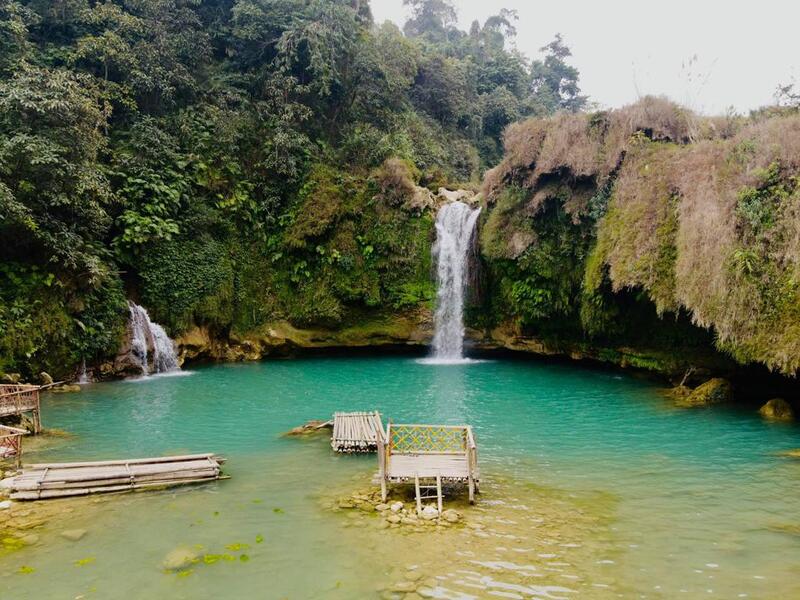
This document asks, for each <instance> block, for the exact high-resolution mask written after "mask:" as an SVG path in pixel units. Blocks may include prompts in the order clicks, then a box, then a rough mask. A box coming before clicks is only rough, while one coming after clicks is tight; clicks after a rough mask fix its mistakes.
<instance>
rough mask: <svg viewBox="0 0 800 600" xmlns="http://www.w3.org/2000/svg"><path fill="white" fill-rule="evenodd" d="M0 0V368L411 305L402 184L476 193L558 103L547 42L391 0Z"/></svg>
mask: <svg viewBox="0 0 800 600" xmlns="http://www.w3.org/2000/svg"><path fill="white" fill-rule="evenodd" d="M406 4H407V5H408V6H409V8H410V11H411V18H410V19H409V21H408V22H407V23H406V25H405V27H404V28H403V30H402V31H401V30H400V29H399V28H398V27H397V26H395V25H393V24H391V23H384V24H379V23H375V22H374V20H373V18H372V15H371V12H370V5H369V2H367V1H366V0H105V1H96V0H0V371H20V370H21V371H23V372H26V373H29V374H36V373H38V372H39V370H42V369H47V370H50V371H52V372H56V373H65V372H66V371H67V370H68V369H70V368H73V367H74V366H75V365H76V364H78V363H79V362H80V361H81V360H83V359H85V360H87V361H92V360H97V359H99V358H101V357H103V356H107V355H109V354H110V353H113V352H114V350H115V347H116V345H117V344H118V342H119V339H120V335H121V332H122V330H123V327H124V323H125V320H126V315H127V308H126V298H134V299H136V300H139V301H140V302H142V303H144V304H145V305H146V306H147V307H148V309H150V311H151V313H152V315H153V317H154V318H155V319H157V320H158V321H160V322H162V323H164V324H165V325H166V326H167V328H168V330H170V331H171V332H172V333H176V332H179V331H181V330H182V329H184V328H186V327H188V326H190V325H191V324H195V323H200V324H204V325H207V326H208V327H211V328H213V329H214V330H216V331H219V332H222V333H224V332H228V331H236V330H238V331H246V330H248V329H252V328H255V327H258V326H259V325H260V324H262V323H264V322H267V321H268V320H270V319H275V318H285V319H289V320H290V321H292V322H293V323H297V324H299V325H303V324H323V325H327V326H332V327H335V326H337V325H338V324H340V323H342V322H343V321H344V320H347V319H348V318H352V317H353V315H356V314H358V313H359V311H380V310H400V309H404V308H407V307H410V306H414V305H416V304H419V303H424V302H429V301H430V299H431V297H432V294H433V290H432V287H431V282H430V277H429V273H430V270H429V269H430V250H429V247H430V232H431V216H430V214H427V213H426V212H425V211H416V212H414V211H408V210H403V209H402V208H401V204H402V201H403V196H404V195H407V194H409V193H412V192H413V190H414V188H415V186H416V185H418V184H421V185H422V186H427V187H429V188H431V189H434V190H435V189H437V188H438V187H439V186H444V185H451V186H453V185H460V186H471V187H477V186H478V185H479V183H480V180H481V177H482V173H483V171H484V170H485V169H486V168H487V167H489V166H491V165H493V164H495V163H497V162H498V161H499V160H500V158H501V157H502V143H501V142H502V133H503V131H504V129H505V128H506V127H507V126H508V125H509V124H510V123H512V122H514V121H517V120H519V119H521V118H523V117H526V116H532V115H546V114H551V113H554V112H556V111H559V110H567V111H577V110H580V109H581V108H583V106H584V105H585V103H586V98H585V97H584V96H582V95H581V94H580V89H579V87H578V73H577V71H576V70H575V69H574V68H572V67H571V66H570V65H569V64H568V57H569V49H568V48H567V46H566V45H565V44H564V42H563V40H562V39H561V38H560V37H558V36H557V37H556V38H555V39H554V40H553V41H552V43H550V44H549V45H548V46H546V47H545V48H544V49H543V55H542V59H541V60H536V61H533V62H531V61H529V60H528V59H527V58H525V57H523V56H522V55H520V54H519V53H518V52H516V51H515V50H514V48H513V43H512V40H513V37H514V34H515V28H514V25H515V18H516V16H515V14H514V13H513V12H510V11H505V10H502V11H500V12H499V13H498V14H497V15H496V16H493V17H491V18H489V19H488V20H487V21H486V22H484V23H477V22H476V23H474V24H473V25H472V26H471V28H470V30H469V31H462V30H460V29H459V28H458V27H457V26H456V24H455V10H454V8H453V6H452V4H451V3H450V2H447V1H445V0H407V1H406Z"/></svg>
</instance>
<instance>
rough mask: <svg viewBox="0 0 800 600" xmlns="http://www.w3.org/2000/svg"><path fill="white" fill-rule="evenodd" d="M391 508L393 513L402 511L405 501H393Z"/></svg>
mask: <svg viewBox="0 0 800 600" xmlns="http://www.w3.org/2000/svg"><path fill="white" fill-rule="evenodd" d="M389 509H390V510H391V511H392V512H393V513H396V512H400V511H401V510H403V503H402V502H394V503H393V504H392V505H391V506H390V507H389Z"/></svg>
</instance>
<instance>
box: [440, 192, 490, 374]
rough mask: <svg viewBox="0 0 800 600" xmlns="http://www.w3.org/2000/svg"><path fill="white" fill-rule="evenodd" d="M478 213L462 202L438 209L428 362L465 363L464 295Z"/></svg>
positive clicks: (479, 210)
mask: <svg viewBox="0 0 800 600" xmlns="http://www.w3.org/2000/svg"><path fill="white" fill-rule="evenodd" d="M480 212H481V209H480V208H477V209H473V208H470V207H469V206H468V205H466V204H464V203H463V202H451V203H450V204H446V205H444V206H443V207H442V208H441V209H440V210H439V214H438V216H437V218H436V244H435V245H434V247H433V255H434V258H435V259H436V263H437V280H438V291H437V295H436V315H435V326H436V333H435V335H434V338H433V360H432V361H431V362H436V363H449V362H452V363H457V362H462V361H463V360H464V314H463V313H464V294H465V292H466V291H467V276H468V274H469V273H468V271H469V258H470V250H471V249H472V248H473V244H474V236H475V224H476V223H477V221H478V216H479V215H480Z"/></svg>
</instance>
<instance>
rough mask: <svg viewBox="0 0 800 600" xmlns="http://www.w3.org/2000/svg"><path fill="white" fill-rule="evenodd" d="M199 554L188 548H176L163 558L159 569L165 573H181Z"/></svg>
mask: <svg viewBox="0 0 800 600" xmlns="http://www.w3.org/2000/svg"><path fill="white" fill-rule="evenodd" d="M199 557H200V556H199V554H198V553H197V551H195V549H194V548H190V547H189V546H178V547H177V548H175V549H174V550H172V551H171V552H170V553H169V554H167V555H166V556H165V557H164V560H163V561H161V567H162V568H163V569H165V570H167V571H182V570H184V569H188V568H189V567H190V566H192V565H193V564H194V563H195V562H196V561H197V559H198V558H199Z"/></svg>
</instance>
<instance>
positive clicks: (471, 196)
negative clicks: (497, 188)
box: [438, 187, 477, 204]
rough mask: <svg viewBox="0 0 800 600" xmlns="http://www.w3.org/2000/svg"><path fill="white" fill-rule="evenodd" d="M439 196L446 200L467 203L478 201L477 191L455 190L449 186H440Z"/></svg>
mask: <svg viewBox="0 0 800 600" xmlns="http://www.w3.org/2000/svg"><path fill="white" fill-rule="evenodd" d="M438 195H439V198H440V199H441V200H442V201H444V202H464V203H465V204H473V203H474V202H476V201H477V196H476V195H475V192H472V191H470V190H453V191H450V190H448V189H447V188H443V187H441V188H439V194H438Z"/></svg>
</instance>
